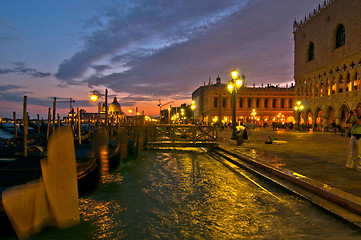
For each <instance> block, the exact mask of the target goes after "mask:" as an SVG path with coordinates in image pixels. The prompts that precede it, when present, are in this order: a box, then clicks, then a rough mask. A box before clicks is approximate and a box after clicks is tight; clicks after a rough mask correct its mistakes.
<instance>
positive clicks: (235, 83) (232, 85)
mask: <svg viewBox="0 0 361 240" xmlns="http://www.w3.org/2000/svg"><path fill="white" fill-rule="evenodd" d="M231 75H232V80H230V81H229V83H228V90H229V92H230V94H231V95H232V129H233V132H232V137H231V139H232V140H237V128H236V95H237V92H238V90H239V89H240V87H241V86H242V79H240V78H239V76H238V71H237V70H236V69H233V71H232V72H231Z"/></svg>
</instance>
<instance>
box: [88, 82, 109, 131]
mask: <svg viewBox="0 0 361 240" xmlns="http://www.w3.org/2000/svg"><path fill="white" fill-rule="evenodd" d="M91 93H92V94H91V95H90V100H92V101H93V102H95V101H96V100H98V97H104V99H105V101H104V104H105V128H106V129H108V89H105V94H101V93H99V92H98V91H91Z"/></svg>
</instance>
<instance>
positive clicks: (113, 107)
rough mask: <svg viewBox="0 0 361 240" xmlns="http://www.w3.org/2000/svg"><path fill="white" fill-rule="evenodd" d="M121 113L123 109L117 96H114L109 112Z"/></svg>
mask: <svg viewBox="0 0 361 240" xmlns="http://www.w3.org/2000/svg"><path fill="white" fill-rule="evenodd" d="M121 113H122V109H121V107H120V104H119V103H118V101H117V97H114V100H113V102H112V103H111V104H110V105H109V114H115V115H119V114H121Z"/></svg>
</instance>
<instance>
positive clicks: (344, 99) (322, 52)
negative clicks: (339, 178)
mask: <svg viewBox="0 0 361 240" xmlns="http://www.w3.org/2000/svg"><path fill="white" fill-rule="evenodd" d="M360 13H361V1H359V0H328V1H324V2H323V3H322V4H320V5H318V6H317V7H316V9H314V10H313V11H312V12H311V13H310V14H309V15H308V16H306V17H305V18H304V19H302V20H301V21H295V22H294V25H293V33H294V42H295V51H294V52H295V63H294V78H295V95H296V100H297V101H301V102H302V105H304V108H303V111H302V113H301V122H306V123H308V124H312V126H314V125H315V124H316V125H321V126H322V128H324V127H327V126H329V125H330V124H331V123H332V122H333V121H335V122H336V124H337V125H341V126H342V125H343V123H344V121H345V119H346V118H347V116H348V115H349V112H350V109H354V108H355V106H356V105H357V104H358V103H360V102H361V91H360V71H361V31H360V27H361V18H360Z"/></svg>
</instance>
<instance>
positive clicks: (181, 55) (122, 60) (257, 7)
mask: <svg viewBox="0 0 361 240" xmlns="http://www.w3.org/2000/svg"><path fill="white" fill-rule="evenodd" d="M127 3H128V4H126V6H125V7H124V8H119V7H118V8H116V7H113V8H112V9H111V10H109V11H108V12H107V18H100V17H99V18H94V19H92V24H89V25H91V26H95V29H96V30H94V32H92V34H90V35H87V36H85V37H84V47H83V49H82V50H81V51H79V52H77V53H75V54H74V55H73V56H72V57H71V58H69V59H67V60H65V61H64V62H63V63H62V64H60V65H59V70H58V73H57V74H56V76H57V77H58V78H59V79H61V80H62V82H63V84H64V85H66V84H71V82H72V81H73V82H81V83H87V84H88V86H89V87H90V88H95V87H97V86H106V87H108V88H110V89H111V90H113V91H114V92H117V93H123V94H125V95H127V97H126V98H124V99H123V98H122V99H121V100H123V101H126V99H131V101H154V100H157V99H163V98H171V99H187V98H190V95H191V93H192V92H193V91H194V90H195V89H197V88H198V87H199V86H200V85H203V83H204V82H206V83H208V78H209V76H210V77H211V79H212V81H213V82H214V81H215V78H216V77H217V76H218V75H220V77H221V78H222V82H223V83H226V82H228V81H229V78H230V73H229V72H230V71H231V70H232V69H233V68H234V67H237V68H239V70H240V71H241V73H242V74H245V75H246V82H247V84H248V86H251V85H253V84H254V83H255V84H256V85H261V84H262V83H263V84H268V83H284V84H286V83H290V82H292V81H293V36H292V24H293V21H294V18H298V17H302V16H303V14H304V13H307V12H308V11H309V10H310V9H312V8H313V7H314V6H316V5H317V4H318V0H309V1H307V2H306V3H305V1H283V0H267V1H265V0H253V1H231V0H229V1H226V2H225V1H212V3H211V4H209V1H207V2H206V3H205V2H203V1H183V2H182V5H180V4H178V2H175V1H161V2H158V3H157V4H154V3H152V4H149V3H148V2H142V1H135V2H133V1H130V2H127ZM140 5H142V8H139V6H140ZM94 66H96V67H94ZM90 70H93V71H94V72H91V71H90ZM121 100H120V101H119V102H121Z"/></svg>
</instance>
